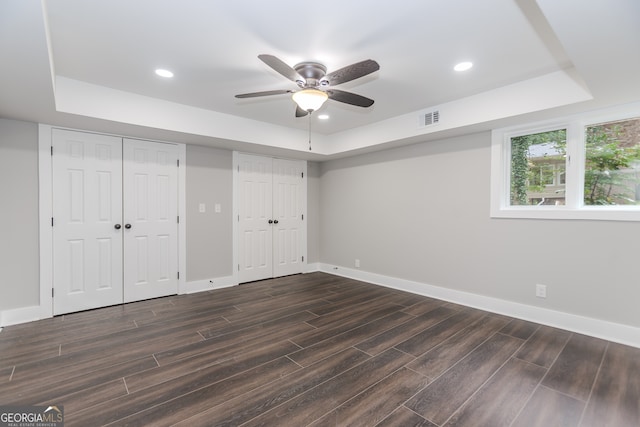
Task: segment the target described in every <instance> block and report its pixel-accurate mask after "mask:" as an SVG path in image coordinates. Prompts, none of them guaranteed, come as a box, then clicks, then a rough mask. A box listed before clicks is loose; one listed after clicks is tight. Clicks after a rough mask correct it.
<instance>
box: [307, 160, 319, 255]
mask: <svg viewBox="0 0 640 427" xmlns="http://www.w3.org/2000/svg"><path fill="white" fill-rule="evenodd" d="M320 205H321V200H320V163H316V162H308V163H307V219H308V221H307V262H308V263H313V262H319V261H320V215H319V213H320Z"/></svg>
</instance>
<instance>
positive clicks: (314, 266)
mask: <svg viewBox="0 0 640 427" xmlns="http://www.w3.org/2000/svg"><path fill="white" fill-rule="evenodd" d="M316 271H320V263H319V262H310V263H307V269H306V271H305V273H314V272H316Z"/></svg>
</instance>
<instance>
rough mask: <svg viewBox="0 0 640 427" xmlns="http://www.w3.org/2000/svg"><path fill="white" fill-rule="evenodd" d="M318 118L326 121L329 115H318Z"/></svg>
mask: <svg viewBox="0 0 640 427" xmlns="http://www.w3.org/2000/svg"><path fill="white" fill-rule="evenodd" d="M318 118H319V119H320V120H327V119H329V115H328V114H320V115H319V116H318Z"/></svg>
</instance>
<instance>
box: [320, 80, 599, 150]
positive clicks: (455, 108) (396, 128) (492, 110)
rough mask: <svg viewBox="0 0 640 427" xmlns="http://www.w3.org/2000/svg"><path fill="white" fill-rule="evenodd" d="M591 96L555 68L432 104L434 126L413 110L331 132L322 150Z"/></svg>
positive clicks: (348, 147) (355, 146) (399, 137)
mask: <svg viewBox="0 0 640 427" xmlns="http://www.w3.org/2000/svg"><path fill="white" fill-rule="evenodd" d="M591 99H592V95H591V93H590V92H589V91H588V90H587V89H586V88H585V86H584V85H583V83H582V81H581V79H580V78H576V75H575V73H574V70H573V69H569V70H564V71H556V72H553V73H550V74H547V75H544V76H541V77H536V78H533V79H530V80H525V81H522V82H518V83H514V84H511V85H508V86H504V87H501V88H498V89H494V90H490V91H487V92H483V93H479V94H477V95H473V96H470V97H467V98H462V99H458V100H455V101H452V102H448V103H444V104H441V105H438V106H434V107H432V108H431V109H428V110H438V111H439V113H440V121H439V122H438V125H437V126H431V127H430V126H419V124H418V123H417V120H416V116H417V114H419V112H415V113H410V114H405V115H403V116H399V117H394V118H391V119H388V120H384V121H382V122H379V123H375V124H373V125H369V126H363V127H360V128H357V129H353V130H348V131H345V132H341V133H338V134H334V135H332V137H331V138H330V139H328V140H327V146H326V147H325V151H326V152H327V153H329V154H338V153H343V152H347V151H352V150H359V149H363V148H367V147H370V146H374V145H379V144H385V143H389V142H394V141H397V140H402V139H410V138H414V137H416V136H421V135H428V134H431V133H436V132H444V131H448V130H452V129H456V128H463V127H466V126H472V125H477V124H479V123H486V122H491V121H495V120H500V119H505V118H509V117H515V116H518V115H521V114H526V113H533V112H537V111H542V110H547V109H551V108H556V107H562V106H565V105H570V104H574V103H578V102H583V101H588V100H591ZM421 111H423V110H421ZM424 111H427V110H424Z"/></svg>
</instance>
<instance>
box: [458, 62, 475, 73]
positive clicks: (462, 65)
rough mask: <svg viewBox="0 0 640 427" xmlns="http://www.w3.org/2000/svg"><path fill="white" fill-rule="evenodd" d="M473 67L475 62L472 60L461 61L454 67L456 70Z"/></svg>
mask: <svg viewBox="0 0 640 427" xmlns="http://www.w3.org/2000/svg"><path fill="white" fill-rule="evenodd" d="M471 67H473V63H472V62H461V63H459V64H457V65H456V66H455V67H453V69H454V70H456V71H467V70H468V69H470V68H471Z"/></svg>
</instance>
